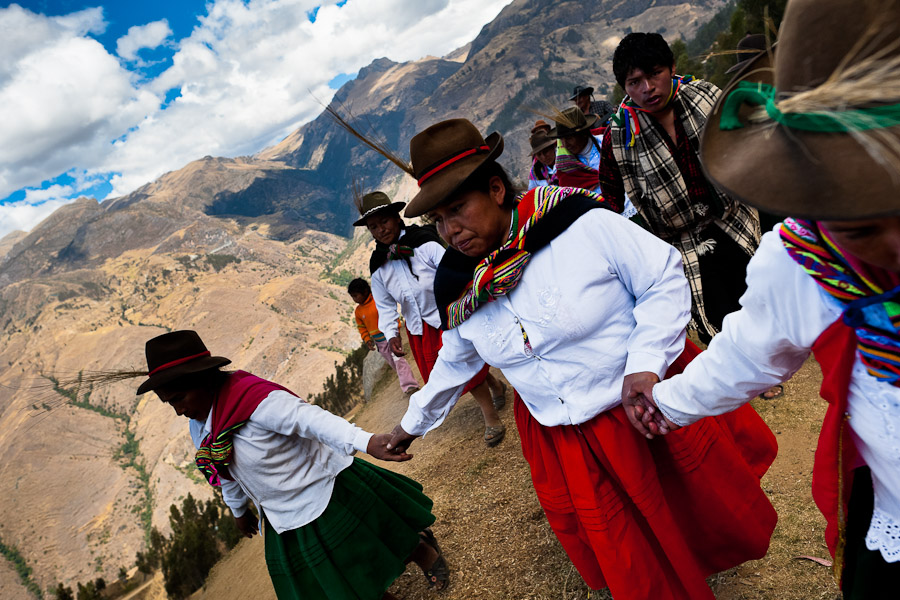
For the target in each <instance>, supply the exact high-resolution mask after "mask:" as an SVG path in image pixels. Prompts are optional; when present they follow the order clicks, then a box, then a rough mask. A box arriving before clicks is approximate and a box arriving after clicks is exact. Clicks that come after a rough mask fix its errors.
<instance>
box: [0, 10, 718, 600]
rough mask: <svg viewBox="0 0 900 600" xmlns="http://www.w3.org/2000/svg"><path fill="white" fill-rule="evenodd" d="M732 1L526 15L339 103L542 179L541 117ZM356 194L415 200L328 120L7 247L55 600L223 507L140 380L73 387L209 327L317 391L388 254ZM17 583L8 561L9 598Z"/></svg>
mask: <svg viewBox="0 0 900 600" xmlns="http://www.w3.org/2000/svg"><path fill="white" fill-rule="evenodd" d="M723 4H724V1H723V0H695V1H694V2H676V1H674V0H583V1H578V0H557V1H556V2H550V1H547V0H541V1H538V0H515V1H514V2H512V3H511V4H510V5H509V6H508V7H507V8H505V9H504V10H503V11H502V12H501V13H500V15H499V16H498V17H497V18H496V19H495V20H494V21H493V22H492V23H490V24H488V25H486V26H485V27H484V28H483V29H482V31H481V33H480V34H479V35H478V36H477V37H476V39H475V40H473V41H472V43H471V44H470V45H469V47H468V48H463V49H461V50H460V51H458V52H455V53H453V54H451V55H448V56H447V57H444V58H433V57H429V58H425V59H422V60H419V61H414V62H410V63H402V64H400V63H395V62H392V61H390V60H388V59H379V60H376V61H374V62H373V63H372V64H371V65H369V66H368V67H366V68H365V69H363V70H362V71H360V73H359V76H358V78H357V79H356V80H354V81H351V82H349V83H348V84H346V85H345V86H344V87H343V88H342V89H341V90H339V92H338V93H337V95H336V97H335V103H336V105H338V106H340V107H341V109H342V110H345V111H348V112H350V113H352V114H353V115H355V116H356V117H357V119H358V122H360V123H365V124H366V126H367V127H371V130H372V131H375V132H378V133H379V134H380V135H381V136H382V137H383V139H384V140H385V141H386V142H387V143H388V144H390V145H391V146H392V147H394V148H396V149H398V151H399V152H400V154H405V150H406V148H407V146H408V141H409V138H410V137H411V136H412V135H413V134H414V133H415V131H417V130H420V129H422V128H423V127H425V126H427V125H429V124H431V123H432V122H435V121H437V120H440V119H444V118H448V117H452V116H465V117H467V118H470V119H472V120H473V121H474V122H475V123H476V125H478V126H479V127H480V128H482V129H483V130H484V131H489V130H493V129H498V130H500V131H501V132H502V133H503V134H504V136H505V137H506V144H507V145H506V147H507V150H506V151H505V153H504V157H503V162H504V163H505V164H506V165H508V166H510V167H512V168H514V173H515V174H519V175H520V176H521V175H523V174H524V172H525V169H526V155H527V150H526V147H527V139H526V138H527V131H528V129H529V128H530V123H531V122H532V121H533V120H534V119H535V118H536V116H535V115H534V114H532V113H531V112H528V110H527V108H529V107H531V108H540V107H541V106H542V102H543V101H544V100H550V101H554V102H557V103H559V104H561V105H565V104H566V101H565V98H567V95H568V92H569V91H570V89H571V87H572V86H573V85H574V84H575V83H589V84H593V85H594V86H595V87H597V88H598V93H600V94H601V95H602V94H603V92H604V90H605V89H606V87H605V86H611V85H612V76H611V74H610V72H609V61H610V56H611V52H612V50H613V48H614V47H615V44H616V43H617V41H618V40H619V39H620V38H621V36H622V34H623V33H624V32H625V31H628V30H629V29H632V30H635V31H638V30H645V31H646V30H650V31H663V32H664V33H665V35H666V36H668V37H670V38H671V37H677V36H679V35H683V36H685V37H690V36H691V35H692V33H693V31H694V30H695V29H696V28H697V27H698V26H699V25H700V24H702V23H703V22H705V21H706V20H707V19H708V18H709V17H711V16H712V14H713V13H714V11H716V10H718V9H719V8H720V7H721V6H723ZM353 177H356V178H358V179H359V180H361V181H362V183H363V184H364V185H365V186H367V187H375V186H379V187H381V188H382V189H385V190H386V191H388V192H390V193H392V194H395V195H396V196H398V197H400V198H408V197H410V196H411V195H412V194H413V193H415V184H414V182H412V181H411V180H409V178H404V177H400V176H399V174H398V173H397V171H396V168H395V167H393V166H390V165H389V164H388V163H387V162H386V161H384V160H383V159H381V158H380V157H378V156H377V155H375V154H374V153H372V152H370V151H368V150H365V149H363V148H361V147H360V146H359V145H358V144H357V143H356V142H354V141H351V139H350V137H349V136H348V135H347V134H346V133H344V132H343V131H342V130H340V129H339V128H337V127H336V126H335V125H334V124H333V123H332V122H331V121H330V119H328V118H327V117H325V116H321V117H319V118H317V119H315V120H314V121H312V122H310V123H308V124H306V125H304V126H303V127H301V128H299V129H298V130H297V131H296V132H294V133H293V134H291V135H290V136H288V138H286V139H285V140H284V141H283V142H281V143H280V144H278V145H276V146H273V147H272V148H268V149H265V150H263V151H261V152H260V153H259V154H257V155H255V156H252V157H238V158H214V157H205V158H202V159H200V160H197V161H195V162H193V163H191V164H189V165H187V166H185V167H184V168H183V169H180V170H178V171H174V172H172V173H168V174H166V175H164V176H162V177H160V178H159V179H158V180H156V181H154V182H151V183H148V184H147V185H145V186H143V187H142V188H140V189H138V190H136V191H135V192H133V193H132V194H129V195H127V196H124V197H122V198H117V199H114V200H109V201H106V202H103V203H102V204H100V203H98V202H96V201H95V200H93V199H89V198H83V199H80V200H78V201H77V202H75V203H73V204H70V205H68V206H65V207H63V208H61V209H59V210H58V211H56V212H55V213H54V214H53V215H51V216H50V217H49V218H48V219H46V220H45V221H44V222H43V223H41V224H40V225H39V226H37V227H35V228H34V230H32V231H31V232H30V233H27V234H23V233H21V232H16V233H14V234H11V235H10V236H7V237H6V238H4V239H3V240H0V365H2V369H0V457H2V458H0V510H2V511H3V512H4V513H5V514H7V515H9V516H10V517H11V518H7V519H3V520H2V521H0V542H2V543H3V544H5V545H6V546H7V547H11V548H14V549H16V551H17V552H18V553H19V554H20V555H21V556H22V557H23V558H24V559H25V561H26V562H27V563H28V565H30V566H31V567H33V569H34V573H33V574H32V575H31V578H32V580H34V581H35V582H36V583H37V584H38V585H39V586H40V587H41V588H42V589H47V587H49V586H53V585H55V584H56V582H57V581H64V582H67V583H69V584H72V583H74V582H77V581H87V580H89V579H93V578H95V577H98V576H102V577H105V578H107V579H113V578H115V576H116V574H117V572H118V569H119V568H120V567H123V566H124V567H126V568H127V567H130V566H131V565H132V564H133V561H134V555H135V553H136V552H137V551H138V550H140V549H142V547H143V543H144V536H145V533H146V531H147V529H148V527H149V526H150V525H156V526H158V527H160V528H163V529H164V528H165V527H166V523H167V518H166V517H167V512H168V507H169V505H170V504H172V503H173V502H175V501H177V500H179V499H180V498H181V497H182V496H184V495H186V494H187V493H188V492H191V493H192V494H194V495H195V496H198V497H207V496H208V494H209V491H208V490H207V488H206V487H205V486H204V485H201V484H200V483H199V482H198V480H197V477H196V475H195V474H194V470H193V468H192V466H191V462H190V458H191V454H192V452H191V446H190V442H189V439H188V437H187V435H186V425H185V422H184V421H183V420H180V419H178V418H176V416H175V415H174V413H172V411H171V410H170V409H168V408H167V407H165V406H164V405H162V404H161V403H159V402H158V401H157V400H156V399H155V397H151V395H148V396H145V397H142V398H137V397H135V396H134V388H135V387H136V382H133V383H131V384H117V385H115V386H111V387H108V388H103V389H91V388H90V387H89V386H86V385H82V386H78V385H70V386H68V387H65V388H64V389H54V388H55V387H58V386H56V385H55V384H54V381H57V380H59V379H65V378H69V379H71V378H73V377H76V378H77V375H78V373H79V372H87V371H93V370H106V369H119V368H128V367H141V366H142V365H143V355H142V354H143V343H144V341H146V340H147V339H148V338H150V337H152V336H154V335H158V334H160V333H162V332H165V331H167V330H170V329H179V328H194V329H197V330H199V331H200V332H201V333H202V335H203V337H204V339H205V340H206V341H207V343H208V344H209V345H210V347H211V348H213V350H214V351H215V352H218V353H221V354H223V355H225V356H228V357H230V358H231V359H232V360H233V361H234V366H235V367H237V368H245V369H247V370H250V371H252V372H254V373H257V374H259V375H261V376H264V377H270V378H272V379H275V380H277V381H279V382H280V383H283V384H285V385H287V386H288V387H291V388H292V389H294V390H295V391H296V392H297V393H299V394H301V395H310V394H312V393H315V392H317V391H318V390H319V389H320V387H321V384H322V381H323V380H324V379H325V377H326V376H328V375H329V374H331V373H332V370H333V363H334V361H336V360H340V359H341V357H342V354H343V353H345V352H346V351H348V350H349V349H351V348H353V347H355V346H356V345H357V343H358V338H357V334H356V331H355V328H354V327H353V326H352V324H351V323H350V315H351V305H350V302H349V299H348V298H347V296H346V293H345V291H344V289H345V288H344V286H345V284H346V281H347V279H348V277H349V276H350V275H352V274H365V272H366V257H367V253H368V249H367V242H368V239H367V237H365V236H364V237H357V238H348V237H342V236H349V235H352V233H353V231H352V227H351V225H350V224H351V223H352V221H353V208H352V202H351V198H350V194H349V189H350V181H351V178H353ZM17 585H18V584H17V583H16V582H15V576H14V575H12V574H11V571H10V569H9V568H8V565H5V564H4V565H0V596H2V597H7V596H8V594H7V591H8V590H10V589H13V588H15V589H19V588H17V587H15V586H17ZM8 586H12V587H8ZM20 591H21V590H20ZM10 593H12V592H10ZM17 593H18V592H17ZM10 597H12V596H10Z"/></svg>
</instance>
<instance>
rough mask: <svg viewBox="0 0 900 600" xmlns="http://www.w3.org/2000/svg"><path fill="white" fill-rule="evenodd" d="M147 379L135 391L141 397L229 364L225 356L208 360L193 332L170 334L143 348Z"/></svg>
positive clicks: (150, 341)
mask: <svg viewBox="0 0 900 600" xmlns="http://www.w3.org/2000/svg"><path fill="white" fill-rule="evenodd" d="M146 354H147V370H148V371H149V373H148V375H149V379H147V381H145V382H144V383H142V384H141V385H140V387H139V388H138V390H137V393H138V394H143V393H145V392H149V391H151V390H155V389H157V388H160V387H162V386H164V385H165V384H167V383H171V382H172V381H175V380H176V379H178V378H180V377H183V376H184V375H190V374H193V373H200V372H201V371H207V370H209V369H215V368H217V367H224V366H225V365H227V364H229V363H231V361H230V360H228V359H227V358H225V357H224V356H210V352H209V350H207V349H206V345H205V344H204V343H203V340H201V339H200V336H199V335H198V334H197V332H196V331H189V330H186V331H172V332H170V333H164V334H162V335H160V336H157V337H155V338H153V339H152V340H149V341H148V342H147V345H146Z"/></svg>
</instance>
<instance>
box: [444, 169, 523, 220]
mask: <svg viewBox="0 0 900 600" xmlns="http://www.w3.org/2000/svg"><path fill="white" fill-rule="evenodd" d="M494 177H499V178H500V181H501V182H502V183H503V187H505V188H506V194H505V195H504V196H503V204H502V205H501V206H502V208H510V209H511V208H513V207H515V205H516V197H517V196H518V195H519V190H518V189H516V187H515V186H514V185H513V183H512V181H510V179H509V175H507V173H506V169H504V168H503V167H502V166H500V163H498V162H496V161H493V160H489V161H488V162H486V163H484V164H483V165H481V166H480V167H478V168H477V169H476V170H475V172H474V173H472V175H471V176H470V177H469V178H468V179H467V180H466V181H464V182H463V183H462V185H460V186H459V187H458V188H457V189H456V191H455V192H453V195H452V197H450V198H448V199H447V201H448V202H449V201H450V200H452V199H453V198H458V197H459V196H461V195H463V194H467V193H469V192H482V193H484V194H489V193H490V191H491V179H492V178H494Z"/></svg>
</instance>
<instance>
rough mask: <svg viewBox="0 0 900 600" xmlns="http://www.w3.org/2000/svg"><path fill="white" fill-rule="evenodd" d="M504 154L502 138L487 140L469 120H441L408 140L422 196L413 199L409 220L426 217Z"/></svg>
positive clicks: (497, 135) (407, 213)
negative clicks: (479, 170)
mask: <svg viewBox="0 0 900 600" xmlns="http://www.w3.org/2000/svg"><path fill="white" fill-rule="evenodd" d="M502 153H503V136H501V135H500V134H499V133H497V132H496V131H495V132H494V133H492V134H490V135H489V136H487V138H486V139H485V138H484V137H482V136H481V133H479V132H478V129H477V128H476V127H475V126H474V125H472V123H470V122H469V121H467V120H466V119H450V120H449V121H441V122H440V123H436V124H434V125H432V126H431V127H429V128H428V129H426V130H425V131H422V132H421V133H417V134H416V135H415V136H413V138H412V139H411V140H410V141H409V158H410V160H411V161H412V167H413V172H414V173H415V178H416V180H417V181H418V182H419V193H418V194H416V195H415V197H413V199H412V200H410V202H409V205H408V206H407V207H406V212H405V213H404V214H405V215H406V216H407V217H418V216H420V215H424V214H425V213H427V212H428V211H429V210H431V209H432V208H434V207H436V206H439V205H440V204H443V203H444V202H445V201H446V200H447V199H449V198H450V197H451V196H452V195H453V192H455V191H456V190H457V189H458V188H459V186H461V185H462V184H463V183H465V181H466V180H467V179H468V178H469V177H471V176H472V174H473V173H475V171H477V170H478V168H479V167H480V166H482V165H484V164H486V163H487V162H489V161H492V160H494V159H496V158H497V157H498V156H500V155H501V154H502Z"/></svg>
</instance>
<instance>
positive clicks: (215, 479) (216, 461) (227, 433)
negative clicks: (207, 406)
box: [194, 419, 249, 486]
mask: <svg viewBox="0 0 900 600" xmlns="http://www.w3.org/2000/svg"><path fill="white" fill-rule="evenodd" d="M247 421H249V419H248V420H247ZM247 421H241V422H240V423H236V424H235V425H232V426H231V427H229V428H228V429H226V430H224V431H223V432H222V433H220V434H219V435H218V436H217V437H216V439H215V440H213V439H212V434H211V433H210V434H209V435H207V436H206V437H205V438H203V442H202V443H201V444H200V448H198V449H197V454H196V455H195V456H194V462H195V463H197V468H198V469H200V472H201V473H203V476H204V477H206V480H207V481H208V482H209V484H210V485H214V486H220V485H222V483H221V480H220V479H219V471H220V470H222V469H227V468H228V465H230V464H231V454H232V452H233V451H234V440H233V439H232V438H233V437H234V432H235V431H237V430H238V429H240V428H241V427H243V426H244V425H246V424H247Z"/></svg>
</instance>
